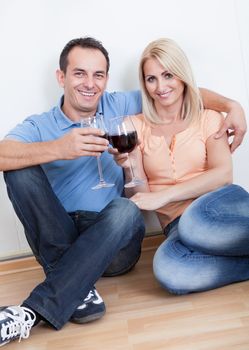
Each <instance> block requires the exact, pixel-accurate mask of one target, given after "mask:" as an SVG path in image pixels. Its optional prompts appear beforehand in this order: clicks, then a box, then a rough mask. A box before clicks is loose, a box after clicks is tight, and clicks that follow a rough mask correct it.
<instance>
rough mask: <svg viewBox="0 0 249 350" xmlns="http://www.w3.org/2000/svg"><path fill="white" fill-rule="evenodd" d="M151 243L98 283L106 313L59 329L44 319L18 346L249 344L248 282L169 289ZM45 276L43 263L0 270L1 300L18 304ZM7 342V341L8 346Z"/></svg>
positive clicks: (225, 349)
mask: <svg viewBox="0 0 249 350" xmlns="http://www.w3.org/2000/svg"><path fill="white" fill-rule="evenodd" d="M153 254H154V248H153V249H146V250H144V251H143V253H142V257H141V259H140V261H139V263H138V265H137V267H136V268H135V269H134V270H133V271H132V272H130V273H129V274H127V275H124V276H120V277H115V278H102V279H100V281H99V282H98V283H97V288H98V290H99V292H100V293H101V295H102V296H103V298H104V300H105V302H106V306H107V313H106V315H105V316H104V318H103V319H101V320H99V321H96V322H93V323H89V324H86V325H75V324H72V323H68V324H67V325H66V326H65V327H64V328H63V329H62V330H61V331H54V330H53V329H51V328H50V327H49V326H47V325H46V324H44V323H43V324H40V325H38V326H37V327H35V328H34V329H33V330H32V334H31V336H30V338H29V339H27V340H22V342H21V343H18V341H15V342H12V343H10V344H8V345H6V349H7V348H8V349H9V350H16V349H21V348H22V349H25V350H52V349H53V350H57V349H58V350H59V349H60V350H64V349H70V350H79V349H80V350H248V349H249V298H248V296H249V282H243V283H237V284H233V285H230V286H226V287H223V288H220V289H216V290H212V291H209V292H204V293H196V294H191V295H186V296H174V295H170V294H169V293H167V292H165V291H164V290H162V289H161V287H160V286H159V285H158V284H157V282H156V281H155V279H154V277H153V274H152V258H153ZM42 280H43V273H42V271H41V269H37V268H36V269H33V270H27V271H22V272H19V273H13V272H12V273H11V274H5V275H2V276H0V304H1V305H6V304H18V303H20V302H21V301H22V300H23V299H24V298H25V297H26V296H27V294H28V292H29V291H30V290H31V289H32V288H33V287H34V286H35V285H36V284H37V283H39V282H40V281H42ZM4 348H5V347H4Z"/></svg>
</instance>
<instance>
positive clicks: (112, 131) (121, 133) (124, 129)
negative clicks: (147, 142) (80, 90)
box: [108, 116, 144, 188]
mask: <svg viewBox="0 0 249 350" xmlns="http://www.w3.org/2000/svg"><path fill="white" fill-rule="evenodd" d="M108 133H109V141H110V143H111V145H112V146H113V147H114V148H117V150H118V151H119V153H130V152H132V151H133V150H134V149H135V147H136V146H137V144H138V137H137V131H136V129H135V127H134V124H133V122H132V119H131V118H130V117H129V116H122V117H116V118H111V119H109V125H108ZM128 159H129V156H128ZM129 164H130V166H129V168H130V173H131V181H130V182H128V183H126V184H125V186H124V187H126V188H129V187H135V186H138V185H142V184H143V183H144V181H143V180H141V179H138V178H137V177H135V175H134V171H133V168H132V165H131V162H130V159H129Z"/></svg>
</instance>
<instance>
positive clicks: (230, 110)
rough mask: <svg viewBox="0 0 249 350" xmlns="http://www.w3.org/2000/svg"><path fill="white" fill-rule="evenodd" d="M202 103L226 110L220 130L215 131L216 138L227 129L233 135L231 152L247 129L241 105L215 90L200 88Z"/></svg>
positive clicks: (221, 110)
mask: <svg viewBox="0 0 249 350" xmlns="http://www.w3.org/2000/svg"><path fill="white" fill-rule="evenodd" d="M200 92H201V96H202V100H203V104H204V106H205V108H207V109H214V110H215V111H218V112H226V113H227V116H226V119H225V121H224V123H223V124H222V126H221V128H220V130H219V131H218V132H217V133H216V138H220V137H221V136H223V135H224V134H225V133H226V131H228V130H229V129H230V130H231V132H230V133H229V136H234V138H233V142H232V143H231V144H230V149H231V152H234V151H235V150H236V148H237V147H238V146H239V145H240V144H241V143H242V141H243V138H244V136H245V133H246V131H247V125H246V117H245V112H244V110H243V108H242V107H241V105H240V104H239V103H238V102H237V101H234V100H231V99H229V98H226V97H224V96H222V95H219V94H217V93H216V92H213V91H210V90H207V89H203V88H200Z"/></svg>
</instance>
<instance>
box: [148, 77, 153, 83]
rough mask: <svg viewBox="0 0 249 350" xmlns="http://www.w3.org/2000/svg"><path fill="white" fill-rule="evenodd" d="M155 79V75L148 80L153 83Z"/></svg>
mask: <svg viewBox="0 0 249 350" xmlns="http://www.w3.org/2000/svg"><path fill="white" fill-rule="evenodd" d="M154 80H155V78H154V77H148V78H147V81H148V82H149V83H152V82H153V81H154Z"/></svg>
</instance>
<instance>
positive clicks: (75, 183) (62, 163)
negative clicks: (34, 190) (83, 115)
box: [6, 91, 142, 212]
mask: <svg viewBox="0 0 249 350" xmlns="http://www.w3.org/2000/svg"><path fill="white" fill-rule="evenodd" d="M141 108H142V106H141V95H140V92H139V91H131V92H124V93H123V92H114V93H108V92H105V93H104V94H103V96H102V97H101V100H100V102H99V106H98V111H97V112H98V113H103V115H104V119H105V120H107V119H109V118H112V117H116V116H121V115H131V114H138V113H140V112H141ZM75 127H80V124H79V123H75V122H73V121H72V120H70V119H69V118H68V117H67V116H66V115H65V114H64V113H63V112H62V110H61V101H60V103H59V105H58V106H56V107H54V108H52V109H51V110H50V111H48V112H45V113H42V114H40V115H32V116H30V117H28V118H27V119H25V120H24V121H23V122H22V123H21V124H18V125H17V126H16V127H15V128H14V129H12V130H11V131H10V132H9V133H8V134H7V136H6V138H8V139H15V140H18V141H21V142H27V143H31V142H42V141H51V140H54V139H57V138H59V137H61V136H63V135H64V134H65V133H68V132H69V131H70V130H71V129H72V128H75ZM100 159H101V164H102V167H103V174H104V178H105V180H106V181H107V182H110V183H115V186H114V187H111V188H103V189H100V190H92V189H91V188H92V187H93V186H94V185H96V184H97V183H98V182H99V177H98V168H97V160H96V157H80V158H78V159H74V160H58V161H54V162H50V163H46V164H42V165H41V166H42V168H43V170H44V171H45V173H46V175H47V178H48V180H49V182H50V184H51V186H52V188H53V190H54V192H55V194H56V195H57V197H58V198H59V200H60V202H61V203H62V205H63V206H64V208H65V209H66V211H68V212H72V211H76V210H89V211H97V212H98V211H100V210H102V209H103V208H104V207H105V206H106V205H107V204H108V203H109V202H110V201H111V200H112V199H114V198H116V197H120V196H121V195H122V194H123V186H124V183H123V172H122V169H121V168H120V167H119V166H118V165H116V163H115V161H114V160H113V157H112V156H111V155H110V154H109V153H108V151H106V152H103V153H102V155H101V158H100Z"/></svg>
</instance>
